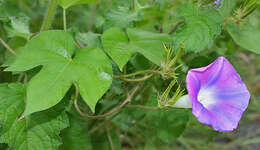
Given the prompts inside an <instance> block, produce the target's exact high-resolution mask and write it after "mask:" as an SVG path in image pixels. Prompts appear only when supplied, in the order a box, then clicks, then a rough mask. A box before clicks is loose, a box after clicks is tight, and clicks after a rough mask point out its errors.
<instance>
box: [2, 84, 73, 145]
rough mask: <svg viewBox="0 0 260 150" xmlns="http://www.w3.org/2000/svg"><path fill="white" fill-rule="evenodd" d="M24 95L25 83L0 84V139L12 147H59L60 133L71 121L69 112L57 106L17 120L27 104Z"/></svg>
mask: <svg viewBox="0 0 260 150" xmlns="http://www.w3.org/2000/svg"><path fill="white" fill-rule="evenodd" d="M24 95H25V88H24V86H23V85H22V84H16V83H13V84H9V85H8V84H1V85H0V103H1V105H0V124H1V127H2V128H1V133H0V142H1V143H7V144H8V145H9V148H10V149H12V150H46V149H53V150H55V149H58V147H59V145H61V140H60V137H59V133H60V131H61V130H62V129H64V128H66V127H67V126H68V124H69V122H68V118H67V115H66V114H65V113H64V112H62V113H61V112H60V111H59V110H58V109H57V108H56V107H55V108H54V109H51V110H48V111H44V112H41V113H36V114H33V115H32V116H30V117H26V118H25V119H23V120H21V121H18V118H19V117H20V115H21V113H22V112H23V110H24V106H25V104H24V101H25V99H24V98H25V96H24Z"/></svg>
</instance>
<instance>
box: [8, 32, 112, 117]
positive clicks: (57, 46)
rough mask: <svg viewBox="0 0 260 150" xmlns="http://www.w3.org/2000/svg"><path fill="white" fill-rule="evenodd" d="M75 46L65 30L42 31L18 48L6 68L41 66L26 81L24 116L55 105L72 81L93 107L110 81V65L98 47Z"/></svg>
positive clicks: (25, 68)
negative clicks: (15, 56) (13, 59)
mask: <svg viewBox="0 0 260 150" xmlns="http://www.w3.org/2000/svg"><path fill="white" fill-rule="evenodd" d="M75 48H76V47H75V46H74V41H73V39H72V37H71V35H70V34H69V33H66V32H64V31H46V32H41V33H40V34H38V35H37V36H36V37H34V38H33V39H32V40H31V41H29V42H28V43H27V45H26V46H25V47H24V48H22V49H21V52H20V53H19V54H18V55H17V58H16V60H15V61H14V63H13V64H12V65H11V66H10V67H9V68H7V69H6V70H7V71H26V70H29V69H32V68H34V67H36V66H39V65H42V66H43V68H42V69H41V71H40V72H39V73H38V74H37V75H36V76H34V77H33V78H32V79H31V81H30V82H29V85H28V88H27V102H26V109H25V112H24V114H23V115H24V116H27V115H29V114H31V113H34V112H37V111H41V110H45V109H48V108H50V107H52V106H54V105H56V104H57V103H58V102H59V101H60V100H61V99H62V98H63V97H64V95H65V94H66V92H67V91H68V89H69V88H70V86H71V85H72V82H76V83H77V84H78V86H79V92H80V94H81V96H82V97H83V99H84V101H85V102H86V103H87V104H88V105H89V107H90V108H91V110H92V111H93V112H94V111H95V105H96V103H97V101H98V99H99V98H101V96H102V95H103V94H104V93H105V92H106V91H107V89H108V88H109V87H110V85H111V83H112V77H111V76H112V66H111V64H110V61H109V59H108V58H107V56H106V55H105V54H104V53H103V52H102V50H100V49H99V48H96V47H87V48H83V49H81V50H80V51H79V52H77V53H76V52H75ZM74 53H75V57H74V59H72V55H73V54H74ZM46 93H48V94H46Z"/></svg>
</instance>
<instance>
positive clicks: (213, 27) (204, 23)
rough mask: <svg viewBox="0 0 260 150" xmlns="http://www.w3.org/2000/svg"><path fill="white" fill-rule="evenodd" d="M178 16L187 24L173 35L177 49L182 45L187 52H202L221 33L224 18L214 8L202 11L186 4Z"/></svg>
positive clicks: (180, 9)
mask: <svg viewBox="0 0 260 150" xmlns="http://www.w3.org/2000/svg"><path fill="white" fill-rule="evenodd" d="M178 15H179V17H182V18H184V19H185V23H184V24H182V25H181V26H180V27H179V28H178V29H177V30H176V32H175V33H174V34H173V42H174V44H173V45H174V47H175V49H178V47H179V45H180V44H181V43H182V44H183V45H184V48H185V50H186V51H194V52H199V51H202V50H204V49H206V48H209V47H210V46H211V45H212V43H213V42H214V40H215V39H216V37H217V36H218V35H219V34H220V33H221V23H222V18H221V15H220V14H219V12H218V11H216V10H215V9H213V8H205V9H202V10H200V9H199V8H198V7H197V6H195V5H193V4H186V5H183V6H182V7H180V8H179V11H178Z"/></svg>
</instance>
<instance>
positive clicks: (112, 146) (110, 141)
mask: <svg viewBox="0 0 260 150" xmlns="http://www.w3.org/2000/svg"><path fill="white" fill-rule="evenodd" d="M105 128H106V132H107V139H108V141H109V145H110V147H111V150H115V146H114V143H113V140H112V138H111V134H110V130H109V129H108V124H107V125H106V127H105Z"/></svg>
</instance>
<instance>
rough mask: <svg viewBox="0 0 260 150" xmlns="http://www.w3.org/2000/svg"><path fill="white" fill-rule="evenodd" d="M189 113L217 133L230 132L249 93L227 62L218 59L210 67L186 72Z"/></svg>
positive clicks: (245, 105) (248, 97)
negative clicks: (190, 107) (190, 106)
mask: <svg viewBox="0 0 260 150" xmlns="http://www.w3.org/2000/svg"><path fill="white" fill-rule="evenodd" d="M186 82H187V89H188V94H189V98H190V100H191V104H192V113H193V114H194V115H195V116H196V117H197V118H198V120H199V121H200V122H201V123H204V124H207V125H210V126H211V127H212V128H213V129H214V130H217V131H232V130H234V129H235V128H237V125H238V122H239V120H240V119H241V116H242V114H243V112H244V111H245V109H246V108H247V106H248V103H249V99H250V93H249V92H248V90H247V87H246V85H245V84H244V82H243V81H242V80H241V78H240V76H239V74H238V73H237V72H236V70H235V69H234V67H233V66H232V65H231V64H230V62H229V61H228V60H227V59H226V58H224V57H219V58H218V59H217V60H215V61H214V62H213V63H212V64H210V65H208V66H206V67H202V68H197V69H191V70H190V71H189V72H188V75H187V78H186Z"/></svg>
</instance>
